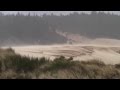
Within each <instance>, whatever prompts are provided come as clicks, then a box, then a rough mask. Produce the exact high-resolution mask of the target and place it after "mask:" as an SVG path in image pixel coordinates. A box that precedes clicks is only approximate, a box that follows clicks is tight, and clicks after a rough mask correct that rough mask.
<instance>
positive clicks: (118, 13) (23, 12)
mask: <svg viewBox="0 0 120 90" xmlns="http://www.w3.org/2000/svg"><path fill="white" fill-rule="evenodd" d="M0 12H3V13H4V14H16V13H18V12H20V13H22V14H25V15H26V14H28V13H29V12H30V14H31V15H34V14H37V15H43V14H51V13H53V14H55V15H60V14H63V15H67V14H70V13H73V12H78V13H81V12H84V13H87V14H90V13H91V11H0ZM104 12H105V13H108V12H109V13H113V14H117V15H120V11H104Z"/></svg>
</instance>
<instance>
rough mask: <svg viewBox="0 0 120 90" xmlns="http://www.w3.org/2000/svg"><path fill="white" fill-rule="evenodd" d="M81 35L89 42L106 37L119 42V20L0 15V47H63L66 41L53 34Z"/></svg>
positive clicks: (92, 16)
mask: <svg viewBox="0 0 120 90" xmlns="http://www.w3.org/2000/svg"><path fill="white" fill-rule="evenodd" d="M56 29H58V30H61V31H64V32H71V33H77V34H81V35H84V36H87V37H91V38H97V37H107V38H115V39H120V16H118V15H114V14H109V13H108V14H105V13H103V12H99V13H97V12H92V13H91V14H90V15H88V14H85V13H82V14H79V13H72V14H69V15H66V16H64V15H60V16H56V15H53V14H52V15H46V14H44V15H43V16H42V17H40V16H37V15H35V16H31V15H30V14H28V15H27V16H25V15H22V14H20V13H18V14H17V15H4V14H2V13H0V44H10V43H19V44H20V43H21V44H33V43H37V44H38V43H39V44H53V43H65V42H66V41H67V39H66V38H65V37H63V36H60V35H58V34H57V33H56V32H55V30H56Z"/></svg>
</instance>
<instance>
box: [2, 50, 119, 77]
mask: <svg viewBox="0 0 120 90" xmlns="http://www.w3.org/2000/svg"><path fill="white" fill-rule="evenodd" d="M3 57H4V58H3ZM0 79H120V64H116V65H106V64H105V63H104V62H102V61H100V60H90V61H73V58H72V57H71V58H68V59H66V58H65V57H63V56H61V57H59V58H56V59H54V60H53V61H50V60H48V59H46V58H28V57H25V56H20V55H17V54H15V53H14V51H13V50H12V49H7V50H2V49H1V50H0Z"/></svg>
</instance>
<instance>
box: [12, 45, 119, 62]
mask: <svg viewBox="0 0 120 90" xmlns="http://www.w3.org/2000/svg"><path fill="white" fill-rule="evenodd" d="M12 48H13V49H14V50H15V52H16V53H18V54H20V55H23V56H29V57H38V58H39V57H46V58H49V59H51V60H53V59H54V58H56V57H59V56H61V55H62V56H65V57H66V58H67V57H73V58H74V60H92V59H99V60H102V61H104V62H105V63H106V64H117V63H120V53H119V51H120V46H113V45H109V46H108V45H95V44H86V45H85V44H76V45H44V46H43V45H31V46H16V47H12Z"/></svg>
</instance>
